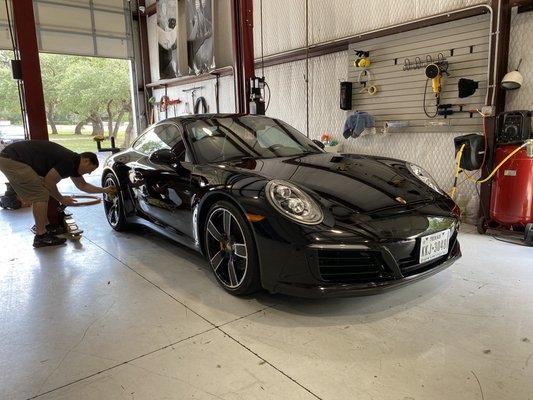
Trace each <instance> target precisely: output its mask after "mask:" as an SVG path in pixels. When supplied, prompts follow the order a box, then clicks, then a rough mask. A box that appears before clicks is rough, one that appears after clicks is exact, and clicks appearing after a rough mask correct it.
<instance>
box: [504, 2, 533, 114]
mask: <svg viewBox="0 0 533 400" xmlns="http://www.w3.org/2000/svg"><path fill="white" fill-rule="evenodd" d="M531 43H533V12H525V13H521V14H515V15H513V17H512V20H511V38H510V43H509V70H511V69H514V68H516V66H517V65H518V61H519V60H520V59H522V65H521V66H520V72H521V73H522V75H523V76H524V84H523V85H522V87H521V88H520V89H519V90H514V91H513V90H512V91H509V92H507V94H506V104H505V108H506V110H508V111H510V110H533V47H532V46H531Z"/></svg>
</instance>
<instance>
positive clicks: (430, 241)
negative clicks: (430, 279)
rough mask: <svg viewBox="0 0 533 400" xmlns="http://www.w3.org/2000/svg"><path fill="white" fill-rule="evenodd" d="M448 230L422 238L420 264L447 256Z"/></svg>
mask: <svg viewBox="0 0 533 400" xmlns="http://www.w3.org/2000/svg"><path fill="white" fill-rule="evenodd" d="M449 244H450V230H449V229H448V230H445V231H442V232H437V233H434V234H433V235H429V236H424V237H423V238H422V242H421V243H420V264H422V263H425V262H428V261H431V260H434V259H435V258H439V257H440V256H443V255H446V254H448V246H449Z"/></svg>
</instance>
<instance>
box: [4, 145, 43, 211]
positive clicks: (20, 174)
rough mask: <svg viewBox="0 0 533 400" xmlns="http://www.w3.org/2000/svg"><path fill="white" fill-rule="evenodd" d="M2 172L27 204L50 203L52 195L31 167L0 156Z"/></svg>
mask: <svg viewBox="0 0 533 400" xmlns="http://www.w3.org/2000/svg"><path fill="white" fill-rule="evenodd" d="M0 171H2V173H3V174H4V175H5V176H6V177H7V180H8V181H9V183H10V184H11V186H12V187H13V189H14V190H15V192H17V195H18V196H19V197H20V198H21V199H22V200H24V201H25V202H27V203H37V202H46V201H48V198H49V197H50V193H49V192H48V189H46V188H45V187H44V185H43V178H42V177H41V176H39V175H37V173H36V172H35V171H34V170H33V168H32V167H30V166H29V165H27V164H24V163H21V162H18V161H14V160H11V159H9V158H5V157H2V156H1V155H0Z"/></svg>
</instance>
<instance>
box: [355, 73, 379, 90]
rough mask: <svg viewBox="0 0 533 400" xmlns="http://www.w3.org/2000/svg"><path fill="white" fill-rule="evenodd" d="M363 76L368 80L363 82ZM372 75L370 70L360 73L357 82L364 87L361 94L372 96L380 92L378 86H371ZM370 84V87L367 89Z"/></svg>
mask: <svg viewBox="0 0 533 400" xmlns="http://www.w3.org/2000/svg"><path fill="white" fill-rule="evenodd" d="M363 76H366V77H367V79H366V80H362V78H363ZM372 80H373V78H372V73H371V72H370V71H369V70H368V69H364V70H362V71H361V72H359V77H358V78H357V82H358V83H360V84H361V85H362V86H363V89H361V90H360V91H359V93H365V92H367V93H368V94H370V95H374V94H376V93H377V92H378V90H379V89H378V87H377V86H376V85H371V84H370V83H371V81H372ZM367 84H368V87H367Z"/></svg>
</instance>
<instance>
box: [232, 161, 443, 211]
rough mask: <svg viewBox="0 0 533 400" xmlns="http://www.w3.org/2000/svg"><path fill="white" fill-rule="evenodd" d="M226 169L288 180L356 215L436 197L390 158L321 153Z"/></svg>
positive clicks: (233, 164)
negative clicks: (352, 211) (353, 211)
mask: <svg viewBox="0 0 533 400" xmlns="http://www.w3.org/2000/svg"><path fill="white" fill-rule="evenodd" d="M224 168H225V169H226V171H227V170H228V169H235V170H238V171H239V172H240V173H243V172H244V171H248V172H249V173H253V174H254V175H259V176H262V177H264V178H267V179H269V180H270V179H282V180H287V181H290V182H293V183H296V184H298V185H299V186H301V187H303V188H304V189H306V188H307V189H309V190H311V191H313V192H315V193H317V194H318V195H319V196H321V197H322V198H324V199H327V200H330V201H333V202H335V203H337V204H343V205H344V206H347V207H349V208H351V209H353V210H355V211H358V212H372V211H376V210H383V209H388V208H390V207H398V206H405V205H412V204H415V203H427V202H432V201H434V199H435V195H436V193H435V192H433V191H432V190H431V189H429V188H428V187H427V186H426V185H425V184H424V183H422V182H421V181H420V180H418V178H416V177H415V176H413V175H412V174H411V173H410V172H409V171H408V169H407V167H406V163H405V162H404V161H400V160H395V159H390V158H379V157H372V156H364V155H356V154H342V155H340V154H328V153H320V154H310V155H305V156H300V157H289V158H274V159H254V160H252V159H250V160H243V161H240V162H237V163H225V164H224Z"/></svg>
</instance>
